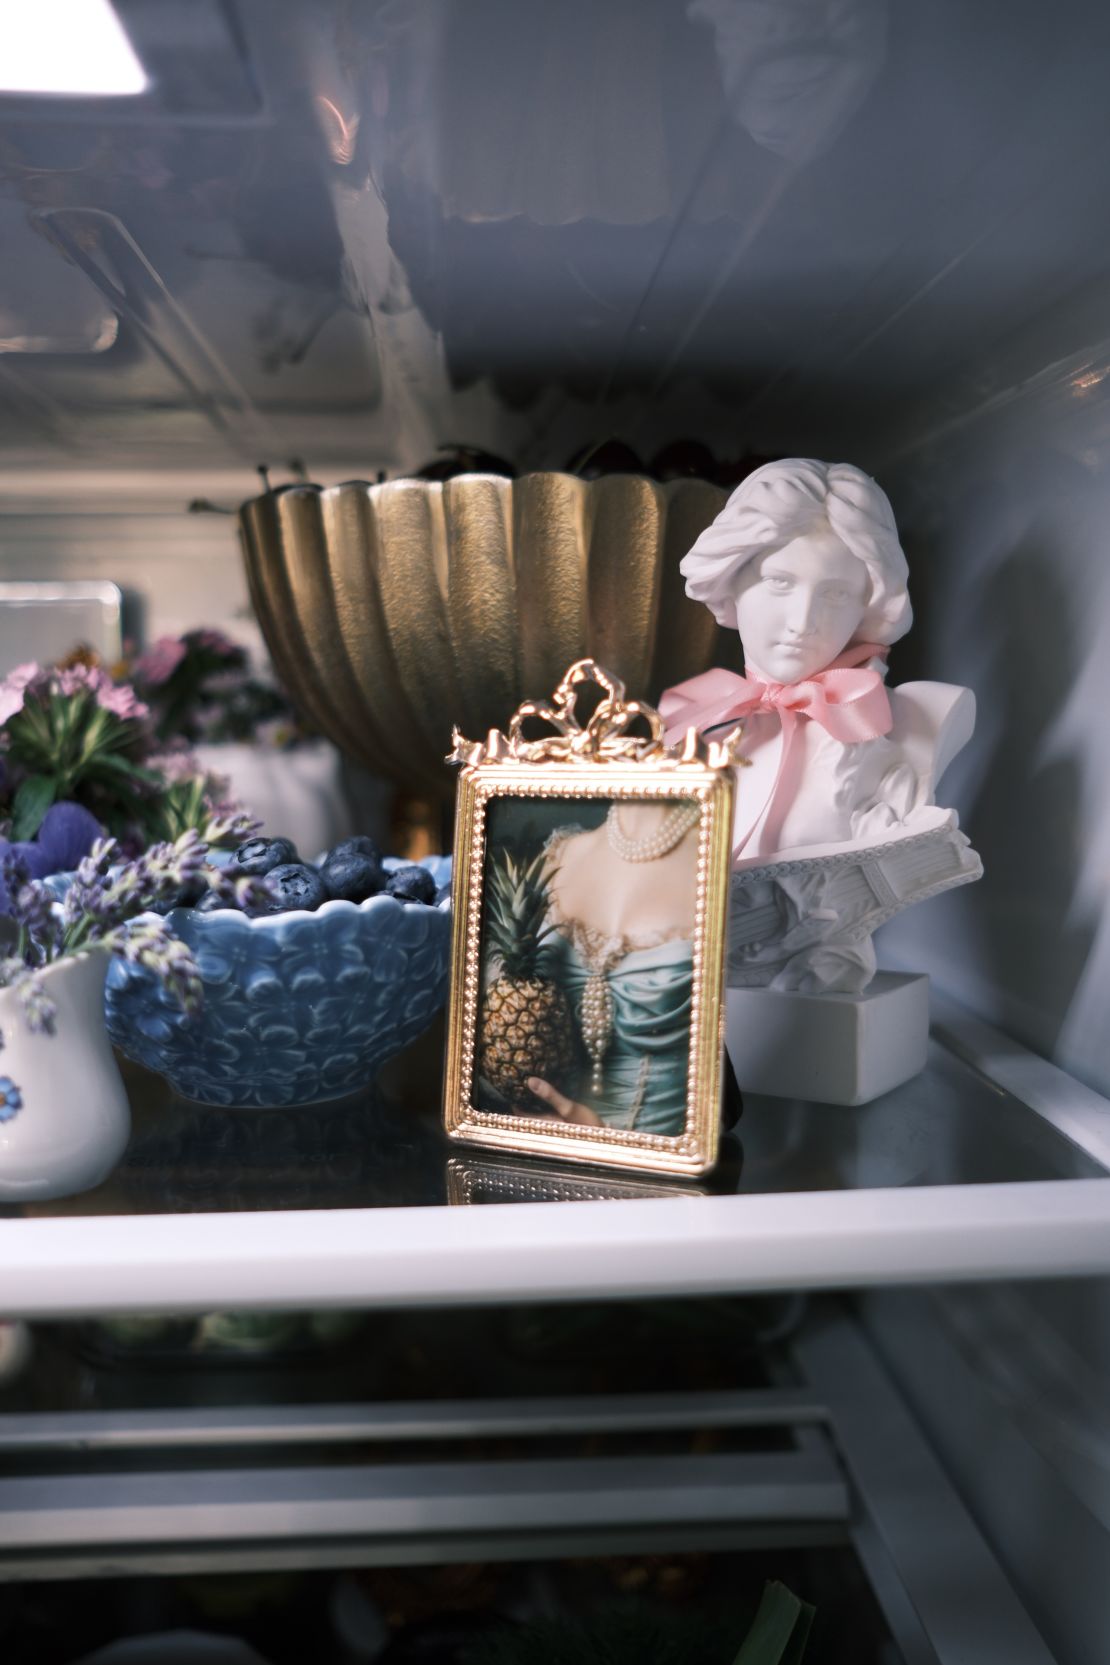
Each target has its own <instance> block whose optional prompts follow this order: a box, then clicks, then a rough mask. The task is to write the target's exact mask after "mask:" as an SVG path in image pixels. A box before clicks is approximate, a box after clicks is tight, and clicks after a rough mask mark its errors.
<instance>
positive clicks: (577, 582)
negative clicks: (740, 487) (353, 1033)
mask: <svg viewBox="0 0 1110 1665" xmlns="http://www.w3.org/2000/svg"><path fill="white" fill-rule="evenodd" d="M726 495H727V494H726V493H725V492H724V491H722V490H721V489H720V487H718V486H713V485H709V484H708V483H707V482H705V481H702V480H675V481H671V482H668V483H667V484H665V485H659V484H657V483H656V482H655V481H653V480H648V479H645V478H643V477H641V476H639V475H631V474H614V475H609V476H605V477H603V478H601V479H598V480H579V479H577V478H576V477H575V476H574V475H570V474H555V473H541V474H526V475H524V476H523V477H522V478H520V479H518V480H507V479H504V478H502V477H501V476H499V475H492V474H464V475H460V476H458V477H457V478H455V479H453V480H446V481H442V482H441V481H435V482H433V481H427V480H392V481H389V482H388V483H386V484H383V485H368V484H366V483H364V482H362V481H347V482H345V483H344V484H343V485H338V486H329V487H327V488H321V487H320V486H316V485H303V486H286V487H283V488H282V489H281V490H279V491H276V492H266V493H264V494H263V495H262V496H260V497H256V498H253V499H252V500H251V501H250V502H248V503H244V504H243V506H242V508H241V509H240V511H239V522H240V527H241V531H242V539H243V549H244V555H245V559H246V567H247V577H248V582H249V585H250V592H251V598H252V601H253V603H254V607H255V611H256V612H257V614H258V620H259V624H260V626H261V629H262V633H263V635H264V637H265V639H266V643H267V646H268V647H269V650H270V653H271V655H272V657H273V661H274V665H275V667H276V669H277V672H278V675H279V676H280V677H281V679H282V681H283V682H284V683H285V685H286V687H287V688H288V690H289V692H290V694H291V695H292V696H293V698H294V700H295V701H296V703H297V704H298V705H299V707H300V708H301V710H302V711H303V713H304V715H305V717H306V718H307V719H308V720H309V721H310V722H312V723H314V724H315V726H316V727H317V728H319V729H320V731H321V732H322V733H324V734H326V735H327V736H328V737H329V738H330V739H331V740H333V741H334V742H335V743H336V745H338V746H339V748H340V749H341V750H342V751H344V752H346V753H347V754H348V755H350V756H351V757H354V758H356V759H357V760H358V761H360V762H361V763H364V764H365V765H366V766H367V767H368V768H369V769H370V770H372V771H373V772H374V773H375V774H378V775H382V776H385V777H387V778H389V779H392V780H395V781H397V782H399V783H400V784H402V785H404V786H406V787H408V788H410V789H414V790H418V791H424V792H430V793H433V794H435V795H437V796H446V795H447V794H449V793H450V792H451V791H452V790H453V786H454V780H453V774H452V772H451V771H450V770H449V769H448V768H447V767H446V766H445V763H444V758H445V756H446V754H447V752H448V751H449V749H450V744H451V730H452V726H453V725H454V724H458V726H459V727H460V728H461V729H462V730H463V731H464V732H465V733H467V734H476V735H482V734H485V733H486V732H487V731H488V730H489V729H490V728H493V727H495V726H500V725H501V724H502V723H504V722H505V721H506V719H507V717H508V715H509V713H510V712H512V711H513V710H515V708H516V707H517V706H518V705H519V704H520V702H521V701H522V700H523V699H526V698H529V697H532V696H534V695H536V694H537V693H543V692H545V691H546V690H547V689H549V688H553V687H554V686H555V685H556V683H557V682H558V681H559V679H560V677H561V676H562V675H563V673H564V671H565V670H566V668H567V666H568V665H569V664H571V663H572V662H573V661H574V660H576V659H583V658H587V657H590V658H594V659H597V660H598V661H600V663H601V664H603V665H604V666H605V667H606V669H608V670H610V671H612V672H613V673H614V674H615V675H616V676H618V677H620V678H621V680H622V681H623V682H625V684H626V685H627V687H628V689H629V691H630V692H631V693H632V694H634V695H636V696H640V697H647V698H649V699H656V698H658V695H659V694H660V692H661V691H662V689H663V688H665V687H667V686H669V685H670V684H672V683H675V682H681V681H683V680H684V679H685V678H686V677H689V676H695V675H697V673H698V672H699V671H703V670H706V669H707V668H708V667H709V666H710V665H712V664H720V663H725V664H727V663H730V662H731V661H732V658H733V656H734V653H735V644H734V642H732V641H731V640H730V638H729V637H727V636H726V635H725V634H724V633H723V632H722V631H720V630H718V628H717V626H716V624H715V623H714V621H713V619H712V617H711V615H710V614H709V612H708V611H707V610H706V609H705V608H704V607H701V606H699V605H698V604H697V603H695V602H692V601H690V600H689V599H688V598H687V596H686V593H685V589H684V586H683V580H682V575H681V573H680V572H679V570H678V564H679V561H680V560H681V559H682V556H683V555H684V554H685V552H686V551H687V550H688V549H689V548H690V545H691V544H692V543H693V542H694V540H695V538H696V537H697V536H698V534H699V533H700V532H701V531H702V530H703V529H704V528H705V527H706V526H707V525H708V524H709V522H710V521H711V520H712V519H713V518H714V516H715V515H716V514H717V512H718V510H719V509H720V507H721V505H722V503H723V502H724V500H725V497H726Z"/></svg>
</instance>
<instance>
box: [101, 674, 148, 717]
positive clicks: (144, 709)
mask: <svg viewBox="0 0 1110 1665" xmlns="http://www.w3.org/2000/svg"><path fill="white" fill-rule="evenodd" d="M96 700H97V704H98V705H100V706H101V707H102V708H103V709H104V710H105V711H110V712H111V713H112V715H113V716H114V717H120V718H122V719H123V721H124V722H128V721H133V722H141V721H142V719H143V718H144V717H149V716H150V707H149V705H144V704H143V702H142V700H141V699H140V698H139V696H138V694H136V692H135V690H134V688H132V686H131V684H130V683H129V682H121V683H119V684H116V683H114V682H104V683H102V684H101V686H100V687H99V688H98V689H97V691H96Z"/></svg>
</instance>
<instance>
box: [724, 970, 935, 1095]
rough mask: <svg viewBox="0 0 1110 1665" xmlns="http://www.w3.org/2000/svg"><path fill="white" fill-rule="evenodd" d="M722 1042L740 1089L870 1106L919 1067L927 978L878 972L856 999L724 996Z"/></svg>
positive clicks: (770, 992) (752, 991) (734, 992)
mask: <svg viewBox="0 0 1110 1665" xmlns="http://www.w3.org/2000/svg"><path fill="white" fill-rule="evenodd" d="M726 1011H727V1027H726V1043H727V1046H728V1055H729V1058H730V1059H731V1061H732V1067H733V1069H734V1070H735V1071H736V1077H737V1080H738V1081H739V1083H740V1087H741V1090H742V1091H743V1092H745V1093H749V1092H750V1093H763V1094H766V1095H768V1096H769V1097H772V1098H805V1099H817V1100H819V1101H820V1102H821V1103H824V1104H868V1103H870V1101H871V1100H872V1099H873V1098H878V1097H879V1096H880V1095H881V1094H882V1093H889V1092H890V1091H892V1089H893V1088H895V1087H900V1086H901V1085H902V1082H903V1081H909V1080H910V1079H911V1077H912V1076H915V1075H917V1073H918V1072H919V1071H920V1070H922V1069H923V1068H924V1067H925V1048H926V1044H927V1042H928V1038H929V979H928V978H927V977H924V976H921V975H920V974H917V975H903V974H900V973H897V972H893V971H880V972H878V973H876V975H875V976H874V977H873V978H872V980H871V982H870V983H869V984H868V985H867V988H866V989H864V990H863V991H862V993H858V994H828V993H823V994H800V993H798V992H796V991H794V990H783V989H772V988H746V989H737V988H731V989H729V991H728V1003H727V1008H726Z"/></svg>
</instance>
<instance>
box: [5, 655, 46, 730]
mask: <svg viewBox="0 0 1110 1665" xmlns="http://www.w3.org/2000/svg"><path fill="white" fill-rule="evenodd" d="M42 675H43V670H42V667H41V665H36V664H35V662H34V660H31V661H30V662H29V663H28V664H26V665H17V666H16V667H15V670H14V671H9V672H8V674H7V676H6V677H5V678H4V680H3V682H0V728H2V727H3V725H4V724H5V723H6V722H7V721H8V720H9V718H11V717H14V716H15V715H16V713H17V712H18V711H22V710H23V700H24V696H25V694H26V692H27V689H28V688H29V687H30V686H31V684H32V683H33V682H35V681H36V680H37V679H38V678H39V677H41V676H42Z"/></svg>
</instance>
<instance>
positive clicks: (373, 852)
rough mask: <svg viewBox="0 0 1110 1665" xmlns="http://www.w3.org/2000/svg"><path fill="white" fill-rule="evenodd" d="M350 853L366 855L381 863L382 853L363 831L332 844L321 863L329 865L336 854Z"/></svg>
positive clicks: (347, 854) (344, 854) (346, 854)
mask: <svg viewBox="0 0 1110 1665" xmlns="http://www.w3.org/2000/svg"><path fill="white" fill-rule="evenodd" d="M350 855H355V856H367V857H368V858H369V859H370V860H371V861H373V862H377V863H378V865H379V866H380V865H381V859H382V853H381V851H380V850H379V848H378V846H377V845H376V844H375V843H374V840H373V839H372V838H367V836H366V834H365V833H356V835H355V837H354V838H342V839H340V841H339V843H338V844H333V845H332V847H331V849H330V850H329V851H328V853H327V855H326V856H325V857H324V862H323V865H324V866H325V867H327V866H330V864H331V863H332V862H333V861H334V860H335V858H336V857H337V856H350Z"/></svg>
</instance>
